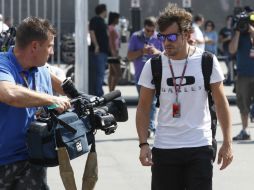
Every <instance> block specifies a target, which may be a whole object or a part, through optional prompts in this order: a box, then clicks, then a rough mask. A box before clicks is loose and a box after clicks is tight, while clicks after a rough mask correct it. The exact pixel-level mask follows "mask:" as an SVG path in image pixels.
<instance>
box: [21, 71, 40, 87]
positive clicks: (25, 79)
mask: <svg viewBox="0 0 254 190" xmlns="http://www.w3.org/2000/svg"><path fill="white" fill-rule="evenodd" d="M20 75H21V77H22V79H23V80H24V83H25V87H27V88H28V89H30V88H29V83H28V80H27V77H26V74H25V73H24V72H21V73H20ZM33 80H34V85H33V86H34V90H35V89H36V85H35V76H33Z"/></svg>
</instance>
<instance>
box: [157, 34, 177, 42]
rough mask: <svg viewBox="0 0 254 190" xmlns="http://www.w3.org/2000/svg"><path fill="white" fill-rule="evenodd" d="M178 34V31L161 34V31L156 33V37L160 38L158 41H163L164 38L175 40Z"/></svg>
mask: <svg viewBox="0 0 254 190" xmlns="http://www.w3.org/2000/svg"><path fill="white" fill-rule="evenodd" d="M178 35H180V33H173V34H166V35H164V34H161V33H158V34H157V38H158V39H159V40H160V41H163V42H165V41H166V39H167V40H168V41H170V42H175V41H176V40H177V36H178Z"/></svg>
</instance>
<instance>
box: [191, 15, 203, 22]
mask: <svg viewBox="0 0 254 190" xmlns="http://www.w3.org/2000/svg"><path fill="white" fill-rule="evenodd" d="M203 19H204V17H203V15H201V14H197V15H195V16H194V19H193V21H194V22H198V21H202V20H203Z"/></svg>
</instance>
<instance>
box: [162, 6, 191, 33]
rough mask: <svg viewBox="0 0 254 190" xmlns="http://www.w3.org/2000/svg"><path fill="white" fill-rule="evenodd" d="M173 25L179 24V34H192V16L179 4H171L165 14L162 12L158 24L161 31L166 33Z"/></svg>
mask: <svg viewBox="0 0 254 190" xmlns="http://www.w3.org/2000/svg"><path fill="white" fill-rule="evenodd" d="M173 23H177V25H178V27H179V32H185V31H188V32H190V31H191V30H192V15H191V13H189V12H188V11H186V10H185V9H183V8H179V7H178V6H177V4H172V3H169V4H168V6H167V7H166V8H165V9H164V11H163V12H160V15H159V18H158V20H157V24H158V27H159V31H160V32H163V31H165V30H166V29H167V28H168V27H169V26H171V25H172V24H173Z"/></svg>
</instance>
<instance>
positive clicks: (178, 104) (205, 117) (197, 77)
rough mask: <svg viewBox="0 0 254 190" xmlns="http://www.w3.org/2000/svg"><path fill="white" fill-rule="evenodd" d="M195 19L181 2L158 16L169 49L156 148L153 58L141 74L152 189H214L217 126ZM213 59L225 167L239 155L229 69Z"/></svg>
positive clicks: (141, 118) (140, 126)
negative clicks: (151, 135)
mask: <svg viewBox="0 0 254 190" xmlns="http://www.w3.org/2000/svg"><path fill="white" fill-rule="evenodd" d="M191 21H192V15H191V14H190V13H188V12H186V11H185V10H184V9H181V8H178V7H177V5H176V4H169V6H168V7H166V8H165V10H164V11H163V12H162V13H161V14H160V15H159V18H158V20H157V23H158V27H159V32H160V33H159V35H158V37H159V38H160V39H161V40H162V41H163V44H164V48H165V51H164V52H163V53H162V54H161V59H162V80H161V94H160V108H159V113H158V119H157V120H158V125H157V128H156V135H155V139H154V145H153V149H152V152H151V150H150V147H149V144H148V143H147V135H146V134H147V130H148V127H147V126H148V123H149V117H148V115H149V111H150V106H151V103H152V101H153V97H154V92H155V86H154V84H153V82H152V79H153V76H152V72H151V65H150V64H151V63H150V61H148V62H147V63H146V64H145V66H144V68H143V71H142V73H141V76H140V79H139V85H141V89H140V98H139V103H138V107H137V113H136V125H137V132H138V136H139V142H140V145H139V147H140V156H139V159H140V162H141V164H142V165H143V166H152V168H151V170H152V190H165V189H177V190H183V189H191V190H194V189H195V190H196V189H202V190H211V189H212V175H213V148H212V146H211V145H212V130H211V117H210V111H209V105H208V96H207V92H206V90H205V87H204V79H203V75H202V66H201V57H202V53H203V51H202V50H201V49H200V48H196V47H195V46H191V45H189V44H188V39H189V35H190V32H191ZM213 60H214V61H213V71H212V75H211V79H210V86H211V90H212V95H213V99H214V101H215V105H216V112H217V115H218V119H219V121H220V124H221V128H222V133H223V143H222V146H221V148H220V150H219V153H218V164H221V163H222V165H221V167H220V169H221V170H222V169H224V168H226V167H227V166H228V165H229V164H230V163H231V161H232V159H233V155H232V145H231V142H232V139H231V119H230V112H229V105H228V102H227V99H226V96H225V94H224V92H223V78H224V77H223V72H222V70H221V68H220V65H219V62H218V60H217V58H216V57H215V56H213ZM183 79H184V80H183ZM169 81H175V82H172V83H173V84H171V83H170V82H169ZM180 81H185V82H184V83H182V82H180ZM183 88H184V89H183ZM194 89H195V90H194ZM190 109H191V111H190Z"/></svg>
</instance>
